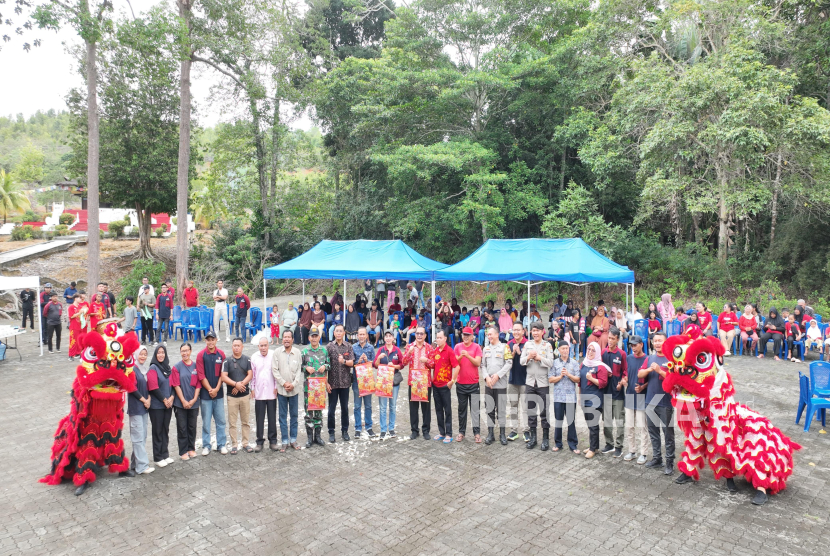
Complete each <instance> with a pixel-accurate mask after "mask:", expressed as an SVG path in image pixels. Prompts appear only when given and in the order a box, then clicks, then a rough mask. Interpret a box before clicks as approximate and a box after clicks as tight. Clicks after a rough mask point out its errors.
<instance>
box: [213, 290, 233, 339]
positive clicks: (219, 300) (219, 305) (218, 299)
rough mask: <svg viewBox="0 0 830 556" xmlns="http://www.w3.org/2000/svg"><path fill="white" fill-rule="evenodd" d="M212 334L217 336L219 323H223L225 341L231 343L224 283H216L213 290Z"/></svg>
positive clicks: (226, 293)
mask: <svg viewBox="0 0 830 556" xmlns="http://www.w3.org/2000/svg"><path fill="white" fill-rule="evenodd" d="M213 302H214V306H213V332H214V333H215V334H216V336H217V337H218V336H219V321H225V335H226V341H227V342H230V341H231V327H230V325H229V323H228V290H226V289H225V282H224V281H222V280H219V281H218V282H216V289H215V290H213Z"/></svg>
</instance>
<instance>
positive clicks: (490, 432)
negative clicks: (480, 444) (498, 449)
mask: <svg viewBox="0 0 830 556" xmlns="http://www.w3.org/2000/svg"><path fill="white" fill-rule="evenodd" d="M495 441H496V437H495V435H494V434H493V427H487V438H485V439H484V443H485V444H486V445H487V446H489V445H490V444H492V443H493V442H495Z"/></svg>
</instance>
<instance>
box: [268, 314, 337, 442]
mask: <svg viewBox="0 0 830 556" xmlns="http://www.w3.org/2000/svg"><path fill="white" fill-rule="evenodd" d="M312 328H313V327H312ZM261 342H262V340H260V344H261ZM271 372H272V373H273V376H274V383H275V384H276V387H277V390H276V391H277V401H278V403H279V411H280V434H282V447H281V448H280V452H284V451H285V450H286V446H289V445H290V446H291V447H292V448H294V449H295V450H299V449H300V447H299V446H297V415H298V410H297V403H298V400H299V394H300V392H302V391H303V353H302V352H301V351H300V349H299V348H298V347H297V346H295V345H294V335H293V334H292V333H291V331H290V330H284V331H283V333H282V346H281V347H278V348H277V349H276V350H274V357H273V360H272V363H271ZM305 391H306V397H305V399H306V402H307V401H308V394H307V392H308V389H306V390H305ZM307 407H308V405H306V408H307ZM317 413H320V412H317ZM306 419H308V411H306ZM289 421H290V422H289ZM321 424H322V423H321V419H319V418H318V420H317V426H318V427H320V425H321ZM289 425H290V426H289ZM306 434H307V435H308V438H309V439H310V440H313V434H314V431H313V428H312V427H306ZM271 448H272V449H273V448H274V446H271Z"/></svg>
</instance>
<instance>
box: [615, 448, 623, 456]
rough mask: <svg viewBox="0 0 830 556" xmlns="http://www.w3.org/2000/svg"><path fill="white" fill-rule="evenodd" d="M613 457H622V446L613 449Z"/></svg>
mask: <svg viewBox="0 0 830 556" xmlns="http://www.w3.org/2000/svg"><path fill="white" fill-rule="evenodd" d="M614 457H615V458H620V457H622V448H617V449H615V450H614Z"/></svg>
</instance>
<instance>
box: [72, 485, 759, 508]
mask: <svg viewBox="0 0 830 556" xmlns="http://www.w3.org/2000/svg"><path fill="white" fill-rule="evenodd" d="M87 488H89V483H84V484H82V485H81V486H79V487H78V488H76V489H75V496H80V495H81V494H83V493H84V492H86V489H87ZM754 503H755V502H753V504H754Z"/></svg>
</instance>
